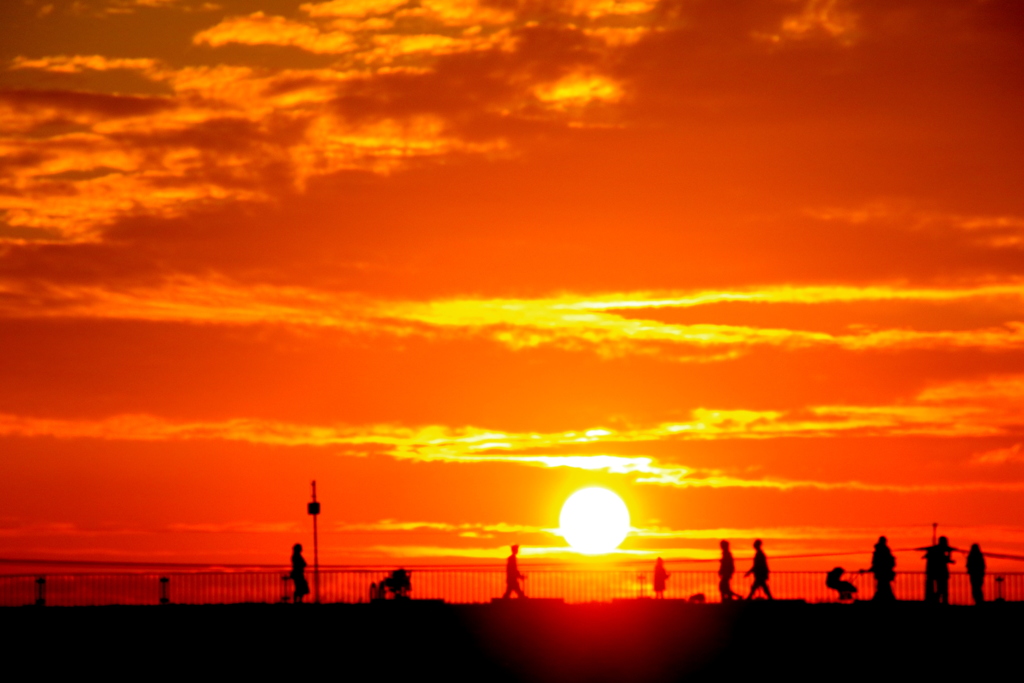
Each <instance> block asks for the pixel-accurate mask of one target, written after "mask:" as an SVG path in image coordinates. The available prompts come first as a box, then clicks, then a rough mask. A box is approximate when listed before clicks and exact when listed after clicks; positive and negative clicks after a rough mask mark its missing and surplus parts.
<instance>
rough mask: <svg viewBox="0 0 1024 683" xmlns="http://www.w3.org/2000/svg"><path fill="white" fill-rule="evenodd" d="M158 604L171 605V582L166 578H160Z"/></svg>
mask: <svg viewBox="0 0 1024 683" xmlns="http://www.w3.org/2000/svg"><path fill="white" fill-rule="evenodd" d="M160 604H161V605H169V604H171V580H170V578H168V577H166V576H161V577H160Z"/></svg>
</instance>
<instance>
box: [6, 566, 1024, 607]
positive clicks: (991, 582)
mask: <svg viewBox="0 0 1024 683" xmlns="http://www.w3.org/2000/svg"><path fill="white" fill-rule="evenodd" d="M523 569H524V571H525V572H526V573H527V574H528V578H527V579H526V580H525V581H524V582H523V585H524V588H525V591H526V594H527V595H529V596H530V597H535V598H561V599H564V600H565V601H566V602H569V603H582V602H608V601H611V600H619V599H630V598H650V597H653V590H652V581H653V577H652V573H651V572H650V571H638V570H635V569H633V570H631V569H605V570H570V569H555V570H552V569H540V570H530V569H529V568H528V567H524V568H523ZM388 574H389V571H388V570H384V569H343V570H339V569H329V570H321V571H320V596H321V602H325V603H359V602H368V601H369V598H370V584H371V583H379V582H380V581H381V580H382V579H384V578H385V577H386V576H387V575H388ZM411 574H412V587H413V590H412V597H414V598H420V599H440V600H444V601H446V602H450V603H481V602H488V601H490V600H491V599H492V598H495V597H499V596H501V594H502V593H503V592H504V589H505V573H504V571H503V570H498V569H465V568H462V569H460V568H455V567H447V568H423V569H416V568H413V569H412V570H411ZM825 576H826V573H825V572H773V573H772V575H771V580H770V581H769V585H770V586H771V590H772V593H773V595H774V597H776V598H782V599H802V600H807V601H808V602H836V601H837V600H838V595H837V593H836V591H834V590H832V589H830V588H827V587H826V586H825ZM307 577H308V578H309V579H310V583H311V584H312V583H313V582H312V578H313V577H312V572H309V573H307ZM844 578H845V579H846V580H848V581H851V582H852V583H853V584H854V585H855V586H857V589H858V592H857V598H858V599H860V600H868V599H870V598H871V597H872V596H873V595H874V579H873V577H872V576H871V575H870V574H847V575H846V576H845V577H844ZM924 582H925V580H924V574H923V573H920V572H902V573H900V574H898V575H897V576H896V581H895V582H894V583H893V589H894V592H895V593H896V597H897V598H898V599H900V600H923V599H924ZM291 589H292V585H291V582H290V581H288V580H287V577H286V575H285V571H284V570H281V571H276V572H273V571H261V572H195V573H164V574H143V573H131V574H129V573H124V574H113V573H108V574H48V575H46V576H39V575H19V576H0V606H8V607H9V606H18V605H31V604H40V605H42V604H45V605H58V606H85V605H152V604H160V603H176V604H188V605H204V604H227V603H277V602H287V601H288V599H289V594H290V592H291ZM749 589H750V580H749V579H746V578H743V577H741V576H737V577H736V578H734V580H733V590H735V591H736V592H737V593H740V594H741V595H744V596H745V595H746V592H747V591H748V590H749ZM949 589H950V590H949V597H950V602H951V603H953V604H962V605H966V604H971V602H972V600H971V590H970V583H969V581H968V577H967V575H966V574H953V575H951V577H950V584H949ZM984 590H985V595H986V597H987V599H989V600H993V599H996V598H998V597H1003V598H1004V599H1005V600H1008V601H1021V600H1024V573H1001V574H991V575H989V576H987V577H986V578H985V587H984ZM696 594H703V595H704V596H705V597H706V600H707V601H708V602H717V601H718V600H719V592H718V575H717V574H716V573H715V572H710V571H704V572H701V571H675V572H672V575H671V577H670V578H669V581H668V586H667V588H666V590H665V597H666V598H669V599H688V598H690V597H692V596H694V595H696ZM310 597H312V596H310Z"/></svg>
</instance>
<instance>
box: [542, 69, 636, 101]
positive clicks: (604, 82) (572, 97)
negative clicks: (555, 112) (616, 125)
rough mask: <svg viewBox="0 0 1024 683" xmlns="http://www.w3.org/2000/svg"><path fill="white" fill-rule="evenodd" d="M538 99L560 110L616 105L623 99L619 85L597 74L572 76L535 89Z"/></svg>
mask: <svg viewBox="0 0 1024 683" xmlns="http://www.w3.org/2000/svg"><path fill="white" fill-rule="evenodd" d="M534 94H535V95H536V97H537V99H538V100H540V101H541V102H544V103H545V104H548V105H551V106H553V107H555V108H558V109H565V108H567V107H574V106H575V107H578V106H583V105H586V104H589V103H591V102H604V103H615V102H618V101H619V100H621V99H622V88H621V87H620V86H619V84H618V83H616V82H614V81H612V80H610V79H608V78H605V77H603V76H600V75H595V74H582V73H579V74H570V75H568V76H565V77H563V78H561V79H559V80H557V81H555V82H553V83H545V84H542V85H538V86H537V87H535V88H534Z"/></svg>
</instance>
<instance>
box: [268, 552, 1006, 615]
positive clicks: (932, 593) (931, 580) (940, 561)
mask: <svg viewBox="0 0 1024 683" xmlns="http://www.w3.org/2000/svg"><path fill="white" fill-rule="evenodd" d="M719 547H720V548H721V551H722V552H721V557H720V559H719V565H718V577H719V582H718V590H719V592H720V594H721V597H722V602H724V603H725V602H732V601H734V600H744V598H743V597H742V596H740V595H739V594H737V593H735V592H734V591H733V590H732V578H733V576H734V575H735V573H736V562H735V560H734V558H733V556H732V552H731V550H730V546H729V541H726V540H723V541H720V543H719ZM753 547H754V557H753V563H752V564H751V567H750V569H749V570H747V572H746V574H744V576H752V577H753V581H752V582H751V585H750V592H749V594H748V595H747V597H746V598H745V599H746V600H756V599H767V600H773V599H774V596H773V595H772V591H771V588H770V587H769V585H768V580H769V577H770V575H771V571H770V570H769V568H768V557H767V555H766V554H765V552H764V543H763V541H762V540H761V539H756V540H755V541H754V544H753ZM916 550H921V551H924V555H923V558H924V560H925V591H924V595H925V597H924V599H925V602H928V603H935V604H940V605H948V604H949V565H951V564H954V563H955V562H956V561H955V560H954V559H953V553H954V552H961V553H963V552H966V554H967V560H966V569H967V574H968V576H969V578H970V584H971V598H972V599H973V601H974V603H975V604H976V605H980V604H982V603H984V602H985V593H984V584H985V572H986V565H985V555H984V553H982V551H981V548H980V547H979V546H978V544H977V543H974V544H973V545H971V549H970V551H963V550H960V549H958V548H954V547H952V546H950V544H949V539H947V538H946V537H945V536H940V537H939V538H938V540H937V541H936V542H934V543H933V544H932V545H930V546H926V547H922V548H916ZM518 555H519V546H518V545H513V546H511V553H510V554H509V556H508V559H507V560H506V562H505V593H504V594H503V595H502V599H503V600H508V599H510V598H511V597H512V596H513V595H515V596H516V597H518V598H520V599H524V598H526V593H525V591H524V590H523V585H522V582H523V581H524V580H525V579H526V575H525V574H523V573H522V572H520V571H519V563H518V559H517V558H518ZM291 565H292V570H291V573H290V574H288V575H287V576H286V577H285V578H286V579H290V580H291V581H292V583H293V586H294V594H293V599H294V602H295V603H301V602H302V599H303V598H304V597H305V596H306V595H308V594H309V583H308V582H307V581H306V578H305V569H306V561H305V560H304V559H303V557H302V545H301V544H298V543H296V544H295V545H294V546H293V548H292V557H291ZM845 573H846V570H845V569H843V568H842V567H835V568H834V569H832V571H830V572H828V574H827V576H826V579H825V585H826V586H827V587H828V588H830V589H832V590H835V591H836V593H838V597H839V600H840V601H841V602H846V601H852V600H854V599H855V596H856V594H857V593H858V589H857V586H855V585H854V584H853V583H851V582H850V581H847V580H845V579H844V578H843V575H844V574H845ZM858 573H861V574H864V573H870V574H872V575H873V576H874V579H875V591H874V596H873V597H872V598H871V599H872V601H874V602H881V603H887V602H895V601H896V594H895V592H894V591H893V587H892V584H893V582H894V581H895V580H896V557H895V556H894V555H893V552H892V549H891V548H890V547H889V541H888V539H887V538H886V537H885V536H879V538H878V541H877V542H876V543H875V545H874V550H873V551H872V553H871V566H870V568H868V569H861V570H859V572H858ZM670 576H671V575H670V574H669V573H668V571H667V570H666V569H665V563H664V560H662V558H660V557H659V558H657V560H656V561H655V565H654V584H653V585H654V595H655V598H656V599H663V598H664V597H665V590H666V585H667V582H668V579H669V577H670ZM411 590H412V580H411V573H410V572H408V571H406V570H405V569H397V570H395V571H394V572H392V573H391V575H390V576H388V577H387V578H385V579H383V580H382V581H381V582H380V583H379V584H377V583H375V584H372V585H371V587H370V597H371V599H374V600H382V599H386V598H391V599H407V598H408V597H409V593H410V592H411ZM759 593H760V594H761V595H762V596H763V597H759V595H758V594H759ZM697 597H699V598H700V599H699V600H694V599H693V598H697ZM691 601H695V602H703V601H704V595H703V594H702V593H701V594H698V595H697V596H692V597H691Z"/></svg>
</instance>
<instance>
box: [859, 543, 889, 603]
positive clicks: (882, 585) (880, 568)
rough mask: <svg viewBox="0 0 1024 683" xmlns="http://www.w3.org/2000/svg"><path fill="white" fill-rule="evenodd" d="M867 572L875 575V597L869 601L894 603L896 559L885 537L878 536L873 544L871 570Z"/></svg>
mask: <svg viewBox="0 0 1024 683" xmlns="http://www.w3.org/2000/svg"><path fill="white" fill-rule="evenodd" d="M862 571H863V570H862ZM868 571H869V572H871V573H872V574H874V575H875V596H874V597H873V598H871V599H872V600H873V601H875V602H895V601H896V595H895V594H894V593H893V592H892V582H893V581H895V580H896V558H895V557H893V554H892V550H890V549H889V539H887V538H886V537H885V536H879V537H878V543H875V551H874V552H873V553H871V569H869V570H868Z"/></svg>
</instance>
